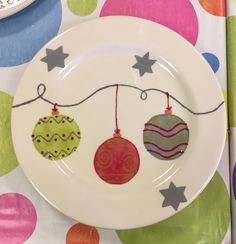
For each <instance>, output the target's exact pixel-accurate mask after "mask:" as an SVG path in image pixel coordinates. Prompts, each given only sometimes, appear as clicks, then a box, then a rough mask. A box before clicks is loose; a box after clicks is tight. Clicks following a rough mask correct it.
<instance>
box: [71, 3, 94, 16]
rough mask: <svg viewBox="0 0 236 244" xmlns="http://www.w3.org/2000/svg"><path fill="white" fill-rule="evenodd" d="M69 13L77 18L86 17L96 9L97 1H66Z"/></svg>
mask: <svg viewBox="0 0 236 244" xmlns="http://www.w3.org/2000/svg"><path fill="white" fill-rule="evenodd" d="M67 5H68V8H69V9H70V11H71V12H72V13H73V14H75V15H78V16H87V15H89V14H91V13H92V12H93V11H94V10H95V9H96V7H97V0H67Z"/></svg>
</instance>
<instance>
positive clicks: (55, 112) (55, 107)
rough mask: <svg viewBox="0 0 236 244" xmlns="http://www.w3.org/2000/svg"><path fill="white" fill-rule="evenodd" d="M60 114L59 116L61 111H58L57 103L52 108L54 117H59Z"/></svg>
mask: <svg viewBox="0 0 236 244" xmlns="http://www.w3.org/2000/svg"><path fill="white" fill-rule="evenodd" d="M58 114H59V111H58V109H57V103H55V104H54V105H53V108H52V115H58Z"/></svg>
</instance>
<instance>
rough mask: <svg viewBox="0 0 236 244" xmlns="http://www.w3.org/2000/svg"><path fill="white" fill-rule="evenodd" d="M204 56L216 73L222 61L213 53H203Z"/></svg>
mask: <svg viewBox="0 0 236 244" xmlns="http://www.w3.org/2000/svg"><path fill="white" fill-rule="evenodd" d="M202 56H203V57H204V58H205V59H206V61H207V62H208V63H209V65H210V66H211V68H212V69H213V71H214V72H215V73H216V72H217V71H218V69H219V67H220V61H219V59H218V58H217V57H216V55H214V54H213V53H203V54H202Z"/></svg>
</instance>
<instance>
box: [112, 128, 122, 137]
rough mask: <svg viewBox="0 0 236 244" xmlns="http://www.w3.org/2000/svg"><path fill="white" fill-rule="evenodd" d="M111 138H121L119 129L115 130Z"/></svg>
mask: <svg viewBox="0 0 236 244" xmlns="http://www.w3.org/2000/svg"><path fill="white" fill-rule="evenodd" d="M113 136H114V137H121V133H120V129H115V130H114V134H113Z"/></svg>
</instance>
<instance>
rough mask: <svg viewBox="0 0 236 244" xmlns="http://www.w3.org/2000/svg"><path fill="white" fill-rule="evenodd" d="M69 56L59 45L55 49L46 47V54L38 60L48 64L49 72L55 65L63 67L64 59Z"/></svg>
mask: <svg viewBox="0 0 236 244" xmlns="http://www.w3.org/2000/svg"><path fill="white" fill-rule="evenodd" d="M68 56H69V54H67V53H63V47H62V46H60V47H58V48H57V49H55V50H52V49H49V48H46V56H45V57H44V58H42V59H40V61H42V62H44V63H46V64H47V65H48V72H50V71H51V70H52V69H54V68H55V67H60V68H64V67H65V59H66V58H67V57H68Z"/></svg>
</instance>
